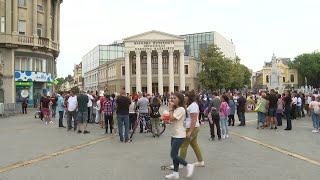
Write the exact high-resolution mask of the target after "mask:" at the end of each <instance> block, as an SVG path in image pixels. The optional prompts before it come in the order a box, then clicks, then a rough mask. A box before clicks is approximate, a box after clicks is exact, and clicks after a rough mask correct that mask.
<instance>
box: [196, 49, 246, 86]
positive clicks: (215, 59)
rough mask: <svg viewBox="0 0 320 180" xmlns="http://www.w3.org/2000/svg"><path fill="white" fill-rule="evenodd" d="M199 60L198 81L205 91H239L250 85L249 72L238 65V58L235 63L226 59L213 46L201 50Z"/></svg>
mask: <svg viewBox="0 0 320 180" xmlns="http://www.w3.org/2000/svg"><path fill="white" fill-rule="evenodd" d="M200 60H201V62H202V71H201V72H200V73H199V79H200V82H201V84H202V86H203V87H204V88H206V89H211V90H218V89H240V88H243V87H245V86H247V85H249V84H250V78H251V72H250V70H249V69H248V68H247V67H246V66H244V65H242V64H240V58H239V57H237V60H236V61H232V60H230V59H228V58H226V57H225V56H224V55H223V53H222V52H221V51H220V49H219V48H218V47H217V46H215V45H209V46H208V48H207V49H201V52H200Z"/></svg>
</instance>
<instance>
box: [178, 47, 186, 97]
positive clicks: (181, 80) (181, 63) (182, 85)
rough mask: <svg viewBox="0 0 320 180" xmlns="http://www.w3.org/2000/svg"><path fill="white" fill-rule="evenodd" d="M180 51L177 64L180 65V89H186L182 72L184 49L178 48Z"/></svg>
mask: <svg viewBox="0 0 320 180" xmlns="http://www.w3.org/2000/svg"><path fill="white" fill-rule="evenodd" d="M179 52H180V59H179V65H180V71H179V72H180V76H179V77H180V91H185V90H186V79H185V78H186V77H185V72H184V50H179Z"/></svg>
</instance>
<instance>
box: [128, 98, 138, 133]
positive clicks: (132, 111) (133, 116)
mask: <svg viewBox="0 0 320 180" xmlns="http://www.w3.org/2000/svg"><path fill="white" fill-rule="evenodd" d="M136 101H137V100H135V99H134V98H133V99H132V100H131V104H130V106H129V130H130V131H131V130H133V128H134V126H135V124H136V121H137V105H136V104H137V102H136Z"/></svg>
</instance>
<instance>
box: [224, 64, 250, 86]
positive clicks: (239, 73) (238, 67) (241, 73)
mask: <svg viewBox="0 0 320 180" xmlns="http://www.w3.org/2000/svg"><path fill="white" fill-rule="evenodd" d="M239 62H240V59H239V58H238V61H236V62H235V63H233V64H232V68H231V72H230V73H231V78H230V87H229V88H230V89H241V88H243V87H250V84H251V82H250V79H251V71H250V70H249V69H248V68H247V67H246V66H245V65H243V64H240V63H239Z"/></svg>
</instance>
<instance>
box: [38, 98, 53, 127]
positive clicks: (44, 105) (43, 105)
mask: <svg viewBox="0 0 320 180" xmlns="http://www.w3.org/2000/svg"><path fill="white" fill-rule="evenodd" d="M49 107H50V99H49V97H48V96H47V95H45V94H43V96H42V97H41V99H40V109H41V111H42V114H43V119H44V122H45V124H46V125H47V124H49V123H52V121H51V118H50V109H49Z"/></svg>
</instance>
